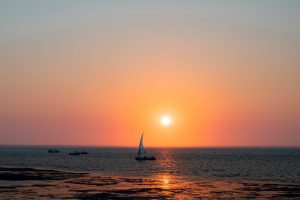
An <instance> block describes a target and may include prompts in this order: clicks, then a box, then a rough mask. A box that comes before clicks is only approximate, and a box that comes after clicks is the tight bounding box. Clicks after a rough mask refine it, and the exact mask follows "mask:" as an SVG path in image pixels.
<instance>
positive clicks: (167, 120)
mask: <svg viewBox="0 0 300 200" xmlns="http://www.w3.org/2000/svg"><path fill="white" fill-rule="evenodd" d="M160 122H161V124H162V125H164V126H169V125H170V124H171V118H170V117H168V116H164V117H162V118H161V120H160Z"/></svg>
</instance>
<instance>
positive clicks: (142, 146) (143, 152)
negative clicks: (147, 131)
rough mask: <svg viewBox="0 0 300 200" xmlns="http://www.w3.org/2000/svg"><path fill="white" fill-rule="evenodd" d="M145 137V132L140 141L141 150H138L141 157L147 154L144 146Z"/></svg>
mask: <svg viewBox="0 0 300 200" xmlns="http://www.w3.org/2000/svg"><path fill="white" fill-rule="evenodd" d="M143 136H144V131H143V132H142V137H141V140H140V145H139V150H138V156H141V155H142V154H145V153H146V151H145V149H144V145H143Z"/></svg>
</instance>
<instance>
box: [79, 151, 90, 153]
mask: <svg viewBox="0 0 300 200" xmlns="http://www.w3.org/2000/svg"><path fill="white" fill-rule="evenodd" d="M80 154H88V152H87V151H80Z"/></svg>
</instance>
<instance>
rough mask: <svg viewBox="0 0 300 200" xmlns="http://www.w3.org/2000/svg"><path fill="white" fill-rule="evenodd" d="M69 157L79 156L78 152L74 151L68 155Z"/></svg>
mask: <svg viewBox="0 0 300 200" xmlns="http://www.w3.org/2000/svg"><path fill="white" fill-rule="evenodd" d="M69 155H70V156H79V155H80V152H79V151H74V152H70V153H69Z"/></svg>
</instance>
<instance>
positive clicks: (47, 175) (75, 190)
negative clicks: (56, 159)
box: [0, 166, 300, 199]
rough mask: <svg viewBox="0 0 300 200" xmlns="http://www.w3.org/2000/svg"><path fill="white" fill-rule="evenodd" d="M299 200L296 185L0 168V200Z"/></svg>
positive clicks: (299, 195)
mask: <svg viewBox="0 0 300 200" xmlns="http://www.w3.org/2000/svg"><path fill="white" fill-rule="evenodd" d="M27 198H33V199H39V198H44V199H125V198H126V199H203V198H204V199H216V198H231V199H249V198H250V199H253V198H262V199H269V198H284V199H292V198H293V199H294V198H299V199H300V184H288V183H274V182H258V181H256V182H254V181H253V182H249V181H241V182H240V181H213V180H201V181H196V182H195V181H183V180H177V179H175V178H174V177H172V176H169V175H167V174H165V175H161V176H159V177H157V178H151V177H150V178H148V177H145V178H137V177H116V176H109V175H103V174H100V173H94V172H91V173H84V172H70V171H62V170H53V169H37V168H22V167H2V166H1V167H0V199H27Z"/></svg>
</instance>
